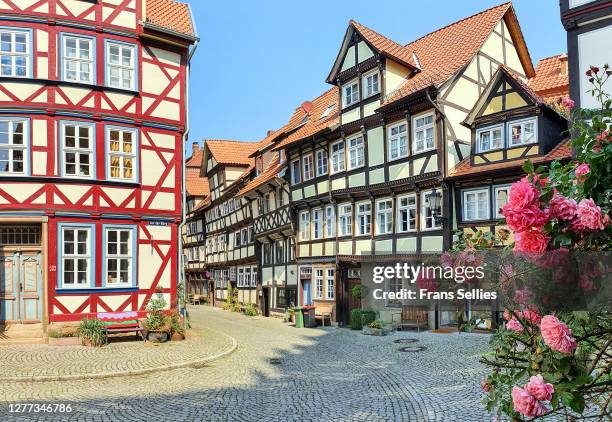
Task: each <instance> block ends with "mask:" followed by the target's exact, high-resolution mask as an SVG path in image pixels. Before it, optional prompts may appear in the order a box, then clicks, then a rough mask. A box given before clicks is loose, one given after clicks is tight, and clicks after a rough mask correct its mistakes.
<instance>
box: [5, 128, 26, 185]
mask: <svg viewBox="0 0 612 422" xmlns="http://www.w3.org/2000/svg"><path fill="white" fill-rule="evenodd" d="M0 122H2V123H6V124H7V132H6V136H7V137H8V143H6V144H0V151H6V152H7V160H6V162H7V164H8V167H9V168H8V171H4V170H0V175H7V174H10V175H19V176H27V175H28V174H29V167H28V165H29V158H30V157H29V155H30V149H29V139H30V133H29V129H30V125H29V120H28V119H23V118H12V117H0ZM17 124H21V127H22V131H23V133H22V137H21V141H22V142H21V144H16V143H14V141H15V139H14V137H15V125H17ZM3 133H4V132H3ZM15 151H21V157H22V159H21V163H22V171H14V170H13V167H14V164H15V162H16V160H15ZM3 161H4V160H3ZM17 162H18V160H17Z"/></svg>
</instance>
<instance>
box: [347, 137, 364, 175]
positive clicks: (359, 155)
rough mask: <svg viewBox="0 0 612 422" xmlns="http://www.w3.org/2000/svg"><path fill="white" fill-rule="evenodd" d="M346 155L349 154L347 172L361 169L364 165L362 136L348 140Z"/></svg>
mask: <svg viewBox="0 0 612 422" xmlns="http://www.w3.org/2000/svg"><path fill="white" fill-rule="evenodd" d="M348 154H349V170H351V169H355V168H358V167H363V164H364V163H365V159H364V147H363V136H361V135H359V136H356V137H354V138H349V140H348Z"/></svg>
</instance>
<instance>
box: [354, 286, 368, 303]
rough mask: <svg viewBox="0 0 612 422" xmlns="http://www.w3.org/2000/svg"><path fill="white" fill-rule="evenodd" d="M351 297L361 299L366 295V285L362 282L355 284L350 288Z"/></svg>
mask: <svg viewBox="0 0 612 422" xmlns="http://www.w3.org/2000/svg"><path fill="white" fill-rule="evenodd" d="M351 294H352V296H353V299H356V300H361V299H363V298H365V297H366V286H364V285H363V284H356V285H355V286H354V287H353V290H351Z"/></svg>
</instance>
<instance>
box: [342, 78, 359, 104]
mask: <svg viewBox="0 0 612 422" xmlns="http://www.w3.org/2000/svg"><path fill="white" fill-rule="evenodd" d="M342 101H343V103H344V107H348V106H350V105H353V104H355V103H357V102H358V101H359V82H358V81H357V80H354V81H353V82H350V83H349V84H348V85H345V86H343V87H342Z"/></svg>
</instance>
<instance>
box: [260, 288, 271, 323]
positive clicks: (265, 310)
mask: <svg viewBox="0 0 612 422" xmlns="http://www.w3.org/2000/svg"><path fill="white" fill-rule="evenodd" d="M261 299H262V303H261V312H262V314H263V316H265V317H269V316H270V288H269V287H263V288H262V296H261Z"/></svg>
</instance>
